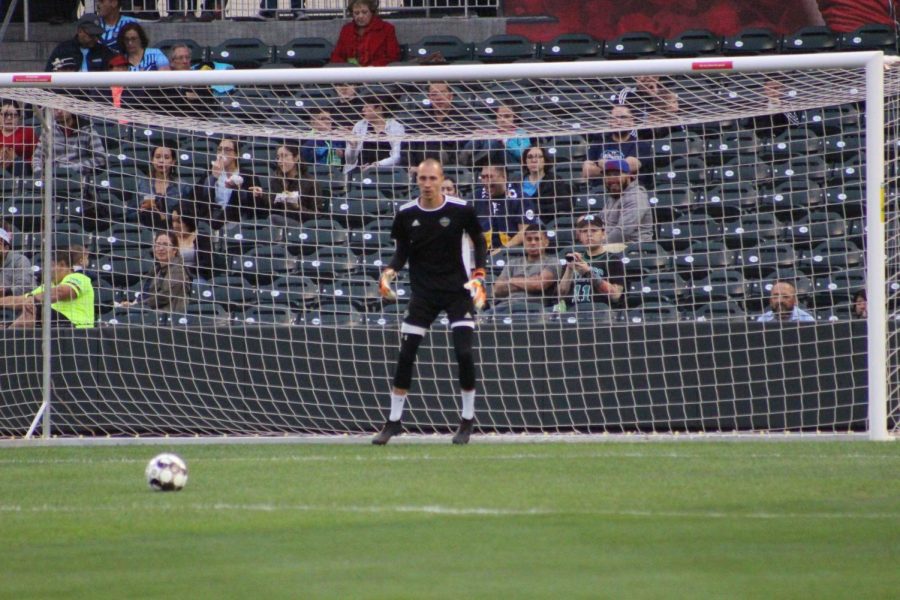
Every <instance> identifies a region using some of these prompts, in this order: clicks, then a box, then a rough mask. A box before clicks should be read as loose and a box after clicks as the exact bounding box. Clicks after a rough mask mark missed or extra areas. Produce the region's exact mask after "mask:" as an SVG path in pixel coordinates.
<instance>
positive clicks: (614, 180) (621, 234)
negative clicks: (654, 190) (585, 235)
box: [603, 159, 653, 244]
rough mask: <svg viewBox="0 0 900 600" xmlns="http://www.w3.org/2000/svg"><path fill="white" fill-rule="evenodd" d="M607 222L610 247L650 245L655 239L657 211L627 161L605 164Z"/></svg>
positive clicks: (605, 209) (616, 160)
mask: <svg viewBox="0 0 900 600" xmlns="http://www.w3.org/2000/svg"><path fill="white" fill-rule="evenodd" d="M603 173H604V176H603V185H604V187H605V188H606V198H605V200H604V202H603V222H604V223H605V225H606V241H607V242H608V243H610V244H630V243H632V242H649V241H651V240H652V239H653V212H652V211H651V209H650V200H649V198H648V197H647V190H645V189H644V187H643V186H642V185H641V184H640V183H638V181H637V178H636V177H635V176H634V175H632V174H631V164H630V163H629V162H628V161H627V160H623V159H614V160H607V161H605V163H604V165H603Z"/></svg>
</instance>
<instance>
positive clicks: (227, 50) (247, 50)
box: [210, 38, 274, 69]
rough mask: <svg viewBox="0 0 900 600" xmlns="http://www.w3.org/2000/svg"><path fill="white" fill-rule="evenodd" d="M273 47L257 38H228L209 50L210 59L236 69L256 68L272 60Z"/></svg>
mask: <svg viewBox="0 0 900 600" xmlns="http://www.w3.org/2000/svg"><path fill="white" fill-rule="evenodd" d="M273 54H274V52H273V48H271V47H269V46H268V45H267V44H266V43H265V42H263V41H262V40H260V39H258V38H229V39H227V40H225V41H224V42H222V43H221V44H219V45H218V46H215V47H214V48H212V49H211V50H210V59H211V60H213V61H216V62H222V63H228V64H230V65H233V66H234V68H236V69H257V68H259V66H260V65H262V64H263V63H266V62H270V61H271V62H273V61H272V59H273V58H274V56H273Z"/></svg>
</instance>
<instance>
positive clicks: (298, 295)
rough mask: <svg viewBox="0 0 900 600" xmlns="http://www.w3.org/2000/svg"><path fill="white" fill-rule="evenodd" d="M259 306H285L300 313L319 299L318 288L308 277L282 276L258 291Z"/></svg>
mask: <svg viewBox="0 0 900 600" xmlns="http://www.w3.org/2000/svg"><path fill="white" fill-rule="evenodd" d="M258 298H259V302H258V303H259V304H261V305H262V304H285V305H288V306H290V307H292V308H294V309H295V310H298V311H301V310H303V309H304V307H306V306H309V305H310V304H312V303H313V302H315V301H316V300H318V298H319V288H318V286H317V285H316V284H315V282H313V280H312V279H310V278H309V277H303V276H300V275H284V276H282V277H279V278H278V279H275V280H274V281H273V282H272V283H270V284H269V285H266V286H263V287H261V288H260V289H259V295H258Z"/></svg>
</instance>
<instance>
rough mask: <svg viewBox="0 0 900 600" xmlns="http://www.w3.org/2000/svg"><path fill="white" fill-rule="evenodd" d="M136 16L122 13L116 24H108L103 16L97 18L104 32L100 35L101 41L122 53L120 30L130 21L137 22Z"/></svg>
mask: <svg viewBox="0 0 900 600" xmlns="http://www.w3.org/2000/svg"><path fill="white" fill-rule="evenodd" d="M137 22H138V20H137V19H135V18H134V17H126V16H125V15H121V16H120V17H119V20H118V21H116V23H115V24H114V25H107V24H106V21H104V20H103V17H100V18H99V19H97V24H98V25H99V26H100V27H102V28H103V34H102V35H101V36H100V43H101V44H103V45H104V46H106V47H107V48H109V49H110V50H112V51H113V52H118V53H120V54H121V53H122V49H121V48H120V47H119V32H120V31H122V28H123V27H125V26H126V25H128V24H129V23H137Z"/></svg>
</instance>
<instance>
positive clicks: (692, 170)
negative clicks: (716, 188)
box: [653, 156, 706, 187]
mask: <svg viewBox="0 0 900 600" xmlns="http://www.w3.org/2000/svg"><path fill="white" fill-rule="evenodd" d="M653 177H654V180H655V182H656V185H661V186H666V185H669V186H678V187H685V186H691V187H692V186H699V187H702V186H703V185H704V184H705V183H706V163H705V162H704V160H703V158H702V157H700V156H688V157H686V158H677V159H675V160H673V161H672V164H671V165H669V168H668V169H665V170H662V171H657V172H656V173H655V174H654V176H653Z"/></svg>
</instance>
